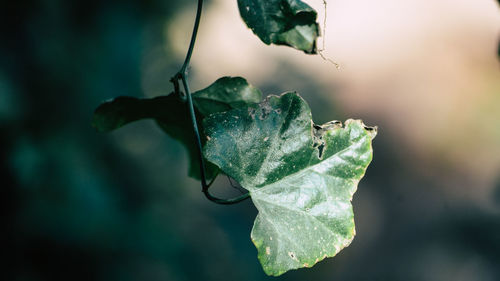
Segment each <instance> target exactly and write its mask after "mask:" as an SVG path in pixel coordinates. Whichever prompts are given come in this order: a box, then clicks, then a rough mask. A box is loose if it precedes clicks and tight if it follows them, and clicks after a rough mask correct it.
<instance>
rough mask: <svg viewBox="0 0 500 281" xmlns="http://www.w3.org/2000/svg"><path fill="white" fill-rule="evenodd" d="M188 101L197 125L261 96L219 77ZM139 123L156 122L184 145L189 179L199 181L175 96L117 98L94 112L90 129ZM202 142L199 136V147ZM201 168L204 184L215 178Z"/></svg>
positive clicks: (185, 119)
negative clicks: (145, 121) (190, 101)
mask: <svg viewBox="0 0 500 281" xmlns="http://www.w3.org/2000/svg"><path fill="white" fill-rule="evenodd" d="M192 97H193V103H194V106H195V111H196V116H197V119H198V120H197V121H198V124H201V121H202V119H203V118H204V117H205V116H207V115H209V114H211V113H215V112H221V111H226V110H230V109H233V108H237V107H240V106H243V105H246V104H249V103H257V102H259V101H260V100H261V99H262V93H261V92H260V91H259V90H258V89H256V88H254V87H253V86H252V85H250V84H248V82H247V81H246V80H245V79H243V78H241V77H222V78H220V79H218V80H217V81H215V82H214V83H213V84H212V85H210V86H209V87H207V88H205V89H203V90H200V91H197V92H195V93H193V94H192ZM141 119H154V120H156V122H157V124H158V125H159V126H160V128H162V129H163V131H165V132H166V133H167V134H168V135H169V136H171V137H172V138H175V139H177V140H178V141H180V142H181V143H182V144H184V146H185V147H186V149H187V151H188V153H189V158H190V166H189V176H191V177H194V178H196V179H200V167H199V161H198V153H197V148H196V143H195V139H194V133H193V127H192V124H191V120H190V117H189V113H188V110H187V105H186V103H184V102H182V101H181V100H180V98H179V97H178V96H176V95H174V94H170V95H168V96H160V97H155V98H152V99H138V98H133V97H118V98H116V99H113V100H111V101H108V102H104V103H103V104H101V105H100V106H99V107H98V108H97V109H96V111H95V113H94V116H93V120H92V125H93V126H94V127H95V128H96V129H97V130H98V131H100V132H109V131H112V130H114V129H118V128H120V127H122V126H124V125H126V124H128V123H130V122H133V121H137V120H141ZM200 131H201V132H202V130H200ZM205 140H206V137H205V136H204V135H202V136H201V141H202V143H204V142H205ZM205 168H206V171H207V179H208V180H210V179H212V178H213V177H215V176H216V174H217V172H218V168H217V167H216V166H214V165H213V164H211V163H209V162H207V163H206V167H205Z"/></svg>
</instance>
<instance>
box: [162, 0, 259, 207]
mask: <svg viewBox="0 0 500 281" xmlns="http://www.w3.org/2000/svg"><path fill="white" fill-rule="evenodd" d="M202 5H203V0H198V9H197V10H196V19H195V22H194V28H193V34H192V35H191V43H189V49H188V52H187V54H186V59H185V60H184V64H183V65H182V67H181V70H180V71H179V72H178V73H177V74H176V75H175V76H174V77H172V80H171V81H172V83H173V84H174V88H175V91H176V92H177V94H180V90H179V84H178V81H179V80H181V81H182V86H183V87H184V92H185V98H186V101H187V106H188V110H189V115H190V118H191V122H192V125H193V132H194V137H195V141H196V148H197V150H198V160H199V162H200V177H201V188H202V189H201V190H202V192H203V194H205V196H206V197H207V198H208V199H209V200H210V201H212V202H215V203H217V204H223V205H230V204H235V203H238V202H241V201H243V200H245V199H247V198H249V197H250V194H249V193H246V194H243V195H240V196H238V197H235V198H230V199H220V198H217V197H215V196H213V195H211V194H210V193H209V192H208V189H209V187H210V185H211V184H212V183H213V181H212V182H210V183H209V184H207V180H206V177H205V175H206V171H205V159H204V158H203V151H202V148H201V139H200V132H199V129H198V122H197V121H196V114H195V111H194V106H193V98H192V97H191V90H190V89H189V83H188V82H187V76H188V74H187V68H188V66H189V61H190V60H191V55H192V54H193V49H194V44H195V42H196V35H197V33H198V27H199V26H200V19H201V10H202V9H201V8H202Z"/></svg>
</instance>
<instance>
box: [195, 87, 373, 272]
mask: <svg viewBox="0 0 500 281" xmlns="http://www.w3.org/2000/svg"><path fill="white" fill-rule="evenodd" d="M204 128H205V130H206V135H207V136H208V137H209V140H208V141H207V143H206V145H205V149H204V154H205V157H206V159H208V160H209V161H211V162H212V163H214V164H216V165H217V166H218V167H219V168H220V169H221V170H222V171H223V172H224V173H226V174H227V175H229V176H231V177H232V178H234V179H235V180H236V181H238V182H239V183H240V184H241V185H242V186H243V187H244V188H245V189H247V190H248V191H249V192H250V195H251V198H252V201H253V203H254V204H255V206H256V207H257V209H258V211H259V214H258V215H257V218H256V219H255V222H254V226H253V229H252V233H251V238H252V241H253V243H254V244H255V246H256V247H257V250H258V258H259V260H260V262H261V264H262V266H263V269H264V271H265V272H266V273H267V274H268V275H275V276H277V275H281V274H283V273H284V272H286V271H288V270H291V269H297V268H301V267H311V266H313V265H314V264H315V263H317V262H318V261H320V260H322V259H324V258H325V257H332V256H334V255H336V254H337V253H338V252H339V251H340V250H341V249H342V248H344V247H346V246H348V245H349V244H350V243H351V241H352V239H353V238H354V235H355V228H354V219H353V211H352V205H351V200H352V196H353V194H354V192H355V191H356V188H357V184H358V182H359V181H360V179H361V178H362V177H363V175H364V173H365V171H366V168H367V166H368V164H369V163H370V161H371V159H372V146H371V141H372V139H373V138H374V137H375V135H376V128H369V127H366V126H364V125H363V123H362V122H361V121H360V120H347V121H346V122H345V124H344V125H342V124H341V123H340V122H338V121H334V122H328V123H326V124H324V125H322V126H318V125H315V124H313V122H312V120H311V112H310V109H309V107H308V105H307V103H306V102H305V101H304V100H303V99H302V98H301V97H300V96H298V95H297V94H296V93H292V92H290V93H285V94H283V95H281V96H279V97H278V96H270V97H268V98H267V99H266V100H265V101H264V102H262V103H260V104H258V105H250V106H248V107H246V108H245V107H243V108H238V109H234V110H231V111H228V112H222V113H216V114H212V115H210V116H209V117H208V118H206V119H205V120H204Z"/></svg>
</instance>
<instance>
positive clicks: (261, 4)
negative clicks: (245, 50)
mask: <svg viewBox="0 0 500 281" xmlns="http://www.w3.org/2000/svg"><path fill="white" fill-rule="evenodd" d="M238 7H239V10H240V15H241V17H242V18H243V21H244V22H245V23H246V25H247V26H248V27H249V28H250V29H252V31H253V32H254V33H255V34H256V35H257V36H259V38H260V39H261V40H262V42H264V43H266V44H267V45H269V44H271V43H273V44H276V45H287V46H290V47H293V48H295V49H298V50H302V51H304V52H305V53H309V54H316V51H317V50H316V39H317V38H318V36H319V25H318V23H317V22H316V17H317V13H316V11H315V10H314V9H313V8H311V7H310V6H309V5H307V4H306V3H304V2H302V1H300V0H238Z"/></svg>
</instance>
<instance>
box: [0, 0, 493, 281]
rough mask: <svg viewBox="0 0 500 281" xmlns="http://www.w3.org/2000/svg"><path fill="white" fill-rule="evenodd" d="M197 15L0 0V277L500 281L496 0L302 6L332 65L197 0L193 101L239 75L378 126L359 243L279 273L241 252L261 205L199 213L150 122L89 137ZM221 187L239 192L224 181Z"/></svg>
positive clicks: (179, 155)
mask: <svg viewBox="0 0 500 281" xmlns="http://www.w3.org/2000/svg"><path fill="white" fill-rule="evenodd" d="M195 2H196V1H182V0H177V1H173V0H147V1H133V0H120V1H112V0H110V1H97V0H86V1H82V0H73V1H63V0H38V1H36V0H32V1H30V0H20V1H3V3H2V8H1V9H0V22H1V23H2V24H0V32H1V37H0V129H1V137H0V144H1V146H0V155H1V160H2V162H1V165H2V166H1V167H0V168H1V176H2V178H1V181H0V182H1V189H0V190H1V191H2V195H1V199H2V203H1V205H0V208H1V210H2V214H3V215H2V221H3V223H2V229H3V230H2V231H1V234H0V237H2V249H1V251H0V252H1V253H2V256H4V257H5V258H4V262H3V263H2V264H3V265H2V266H3V267H4V268H3V269H2V270H1V272H0V274H1V275H2V276H3V277H1V279H2V280H26V281H28V280H33V281H38V280H123V281H125V280H134V281H135V280H141V281H156V280H158V281H160V280H180V281H181V280H241V281H245V280H343V281H347V280H426V281H433V280H436V281H437V280H464V281H465V280H466V281H472V280H485V281H486V280H488V281H495V280H500V79H499V78H500V62H499V61H498V57H497V50H498V49H497V48H498V41H499V39H500V9H499V6H498V3H497V2H496V1H494V0H454V1H451V0H433V1H430V0H429V1H421V0H420V1H419V0H404V1H401V0H380V1H368V0H329V1H327V2H328V4H327V7H326V10H325V7H324V5H323V1H322V0H310V1H308V3H309V4H310V5H312V6H313V7H315V8H316V9H317V10H318V12H319V18H320V19H319V20H320V22H321V23H323V21H324V15H325V11H326V15H327V17H326V32H324V35H325V36H324V37H323V38H322V39H321V40H320V41H319V46H320V47H323V46H324V47H325V51H324V54H325V55H326V56H327V57H328V58H330V59H332V60H334V61H336V62H337V63H339V64H340V65H341V69H340V70H337V69H336V68H335V67H334V66H333V65H332V64H331V63H329V62H326V61H324V60H322V59H321V58H320V57H319V56H310V55H305V54H303V53H301V52H299V51H296V50H293V49H290V48H286V47H279V46H266V45H264V44H263V43H262V42H260V40H259V39H258V38H257V37H256V36H254V35H253V34H252V32H251V31H250V30H249V29H247V28H246V27H245V25H244V24H243V22H242V21H241V19H240V18H239V14H238V10H237V4H236V0H212V1H206V5H205V7H204V8H205V10H204V15H203V18H202V23H201V28H200V31H199V40H198V42H197V45H196V48H195V52H194V55H193V58H192V67H191V68H190V80H191V83H192V88H193V89H200V88H203V87H205V86H207V85H208V84H210V83H211V82H213V81H214V80H215V79H217V78H218V77H220V76H225V75H231V76H244V77H246V78H247V79H248V80H249V81H250V82H251V83H252V84H253V85H255V86H257V87H259V88H261V89H262V90H263V91H264V93H267V94H279V93H281V92H284V91H288V90H297V91H298V92H299V93H301V95H302V96H304V97H305V99H306V100H307V101H308V102H309V104H310V106H311V108H312V111H313V114H314V119H315V121H316V122H317V123H323V122H326V121H329V120H331V119H337V120H345V119H347V118H362V119H363V120H364V121H365V123H366V124H368V125H378V126H379V134H378V136H377V138H376V139H375V141H374V151H375V152H374V160H373V162H372V164H371V166H370V167H369V168H368V171H367V173H366V176H365V178H364V179H363V180H362V181H361V183H360V185H359V188H358V192H357V193H356V194H355V196H354V199H353V205H354V212H355V216H356V224H357V236H356V238H355V239H354V241H353V243H352V244H351V246H350V247H348V248H346V249H344V250H343V251H342V252H341V253H340V254H338V255H337V256H336V257H335V258H331V259H327V260H325V261H323V262H321V263H319V264H317V265H316V266H315V267H313V268H312V269H302V270H298V271H292V272H289V273H286V274H284V275H282V276H281V277H278V278H272V277H267V276H265V274H264V273H263V271H262V270H261V268H260V264H259V263H258V260H257V252H256V250H255V248H254V246H253V244H252V243H251V241H250V230H251V227H252V224H253V220H254V218H255V216H256V210H255V208H254V207H253V205H252V203H251V202H250V201H247V202H244V203H241V204H238V205H234V206H220V205H216V204H213V203H211V202H209V201H207V200H206V199H205V198H204V197H203V196H202V193H201V192H200V187H199V183H198V182H196V181H194V180H192V179H189V178H188V177H187V157H186V155H187V154H186V152H185V151H184V148H183V147H182V146H181V145H180V144H179V143H177V142H176V141H174V140H172V139H171V138H169V137H168V136H166V135H164V134H163V133H162V132H161V130H160V129H159V128H157V127H156V126H155V125H154V123H153V122H152V121H141V122H136V123H134V124H131V125H128V126H126V127H124V128H121V129H119V130H117V131H115V132H113V133H110V134H99V133H96V132H95V131H94V130H93V128H92V127H91V126H90V120H91V116H92V112H93V110H94V108H95V107H96V106H97V105H98V104H99V103H100V102H102V101H103V100H106V99H110V98H113V97H116V96H120V95H129V96H136V97H144V96H145V97H153V96H157V95H163V94H166V93H168V92H170V91H171V85H170V84H169V82H168V80H169V78H170V77H171V76H172V74H174V73H175V72H176V71H177V70H178V68H179V67H180V65H181V63H182V60H183V56H184V53H185V51H186V49H187V45H188V41H189V36H190V32H191V29H192V22H193V18H194V14H195V8H196V6H195V4H196V3H195ZM322 25H323V24H322ZM323 40H324V42H323ZM214 189H215V191H214V192H216V193H218V194H219V195H221V196H231V195H234V194H237V191H236V190H235V189H234V188H232V187H230V185H229V183H228V181H227V179H226V178H224V177H220V178H219V179H218V180H217V182H216V183H215V187H214Z"/></svg>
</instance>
